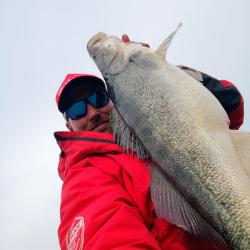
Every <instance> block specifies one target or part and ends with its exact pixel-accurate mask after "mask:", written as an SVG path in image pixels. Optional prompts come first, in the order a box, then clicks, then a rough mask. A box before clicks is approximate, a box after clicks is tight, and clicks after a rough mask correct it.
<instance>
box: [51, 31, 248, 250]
mask: <svg viewBox="0 0 250 250" xmlns="http://www.w3.org/2000/svg"><path fill="white" fill-rule="evenodd" d="M123 40H124V41H125V42H129V39H128V37H126V36H125V37H123ZM144 46H146V45H145V44H144ZM180 68H181V69H183V70H184V71H186V72H187V73H188V74H191V75H192V72H196V73H197V71H194V70H192V69H190V68H187V67H184V66H180ZM190 72H191V73H190ZM198 74H200V75H201V77H202V81H201V84H203V85H204V86H205V87H206V88H207V89H209V90H210V91H211V92H212V93H213V94H214V95H215V96H216V97H217V99H218V100H219V101H220V102H221V104H222V106H223V107H224V109H225V110H226V112H227V114H228V116H229V119H230V129H239V127H240V126H241V125H242V123H243V116H244V107H243V98H242V96H241V94H240V93H239V91H238V90H237V88H236V87H235V86H234V85H233V84H232V83H230V82H228V81H225V80H221V81H219V80H217V79H215V78H213V77H211V76H208V75H206V74H204V73H199V72H198ZM56 102H57V105H58V109H59V111H60V112H61V113H63V115H64V117H65V119H66V126H67V128H68V130H69V131H70V132H56V133H55V138H56V140H57V142H58V145H59V147H60V148H61V154H60V162H59V166H58V172H59V176H60V177H61V179H62V180H63V182H64V183H63V187H62V197H61V198H62V200H61V208H60V214H61V224H60V227H59V230H58V235H59V241H60V246H61V249H63V250H66V249H67V250H68V249H71V250H80V249H85V250H88V249H92V250H93V249H130V248H131V249H157V250H158V249H159V250H160V249H180V250H184V249H185V250H187V249H217V248H214V247H213V246H211V245H210V244H209V243H207V242H205V241H203V240H200V239H198V238H196V237H195V236H192V235H190V234H189V233H188V232H186V231H184V230H183V229H182V228H178V227H176V226H175V225H171V224H170V223H168V222H165V221H163V220H161V219H159V218H158V217H157V216H156V215H155V212H154V206H153V204H152V201H151V198H150V190H149V186H150V168H147V167H146V163H145V162H144V161H142V160H138V158H137V156H136V155H135V156H134V157H132V155H131V154H129V156H128V155H127V153H126V152H123V150H122V149H121V148H119V147H118V146H117V145H116V144H115V143H114V137H113V135H112V129H111V127H110V123H109V111H110V110H111V109H112V107H113V103H112V101H111V100H110V99H109V96H108V93H107V89H106V85H105V83H104V81H103V80H101V79H100V78H98V77H96V76H93V75H88V74H68V75H67V76H66V78H65V80H64V81H63V83H62V85H61V86H60V88H59V90H58V92H57V95H56ZM135 112H136V111H135Z"/></svg>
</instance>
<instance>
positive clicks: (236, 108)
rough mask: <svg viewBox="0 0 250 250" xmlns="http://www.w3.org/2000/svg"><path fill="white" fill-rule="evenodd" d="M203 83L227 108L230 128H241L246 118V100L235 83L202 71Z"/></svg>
mask: <svg viewBox="0 0 250 250" xmlns="http://www.w3.org/2000/svg"><path fill="white" fill-rule="evenodd" d="M201 75H202V78H203V81H202V83H203V85H204V86H205V87H206V88H207V89H208V90H209V91H210V92H211V93H212V94H213V95H214V96H215V97H216V98H217V99H218V100H219V102H220V103H221V105H222V106H223V108H224V109H225V110H226V112H227V114H228V117H229V120H230V125H229V128H230V129H239V128H240V126H241V125H242V124H243V119H244V100H243V97H242V95H241V93H240V92H239V90H238V89H237V88H236V87H235V85H234V84H233V83H231V82H229V81H226V80H220V81H219V80H217V79H215V78H213V77H211V76H209V75H207V74H204V73H201Z"/></svg>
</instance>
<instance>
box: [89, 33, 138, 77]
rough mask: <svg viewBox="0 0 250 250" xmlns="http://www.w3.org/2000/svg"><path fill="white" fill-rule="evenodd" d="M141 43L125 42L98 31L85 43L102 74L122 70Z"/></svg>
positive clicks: (108, 74) (112, 73) (106, 74)
mask: <svg viewBox="0 0 250 250" xmlns="http://www.w3.org/2000/svg"><path fill="white" fill-rule="evenodd" d="M140 47H142V46H141V44H136V43H135V44H132V43H125V42H123V41H122V40H121V39H119V38H118V37H116V36H110V37H109V36H107V35H106V34H105V33H103V32H99V33H98V34H96V35H95V36H93V37H92V38H91V39H90V41H89V42H88V44H87V50H88V52H89V55H90V57H91V58H92V59H93V61H94V62H95V64H96V65H97V67H98V68H99V70H100V71H101V73H102V75H103V76H104V77H105V78H106V79H109V78H110V76H112V75H114V74H117V73H120V72H122V71H123V70H124V69H125V67H126V65H127V63H128V62H129V58H130V56H131V54H132V53H135V52H136V51H138V49H139V48H140Z"/></svg>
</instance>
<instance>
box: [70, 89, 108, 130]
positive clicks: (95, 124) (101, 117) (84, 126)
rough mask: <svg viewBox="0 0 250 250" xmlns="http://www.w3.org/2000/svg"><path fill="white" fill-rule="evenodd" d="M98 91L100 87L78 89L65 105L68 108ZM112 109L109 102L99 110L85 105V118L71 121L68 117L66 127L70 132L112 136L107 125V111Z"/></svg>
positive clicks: (88, 104)
mask: <svg viewBox="0 0 250 250" xmlns="http://www.w3.org/2000/svg"><path fill="white" fill-rule="evenodd" d="M100 89H101V87H99V86H92V85H86V86H82V87H79V88H77V89H76V90H74V91H73V92H72V93H71V94H70V95H69V97H68V99H67V101H66V105H67V106H68V107H70V106H71V105H72V104H73V103H75V102H77V101H80V100H82V99H83V98H85V97H87V96H89V95H91V94H93V93H94V92H96V91H97V90H100ZM112 107H113V103H112V102H111V101H109V102H108V103H107V104H106V105H105V106H104V107H102V108H100V109H97V108H95V107H94V106H92V105H91V104H90V103H87V114H86V116H84V117H82V118H80V119H78V120H72V119H71V118H70V117H69V119H68V121H67V123H66V126H67V128H68V129H69V130H70V131H95V132H102V133H108V134H112V128H111V127H110V123H109V111H110V110H111V109H112Z"/></svg>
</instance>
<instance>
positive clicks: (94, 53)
mask: <svg viewBox="0 0 250 250" xmlns="http://www.w3.org/2000/svg"><path fill="white" fill-rule="evenodd" d="M92 56H93V58H94V59H95V56H96V51H93V52H92Z"/></svg>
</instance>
